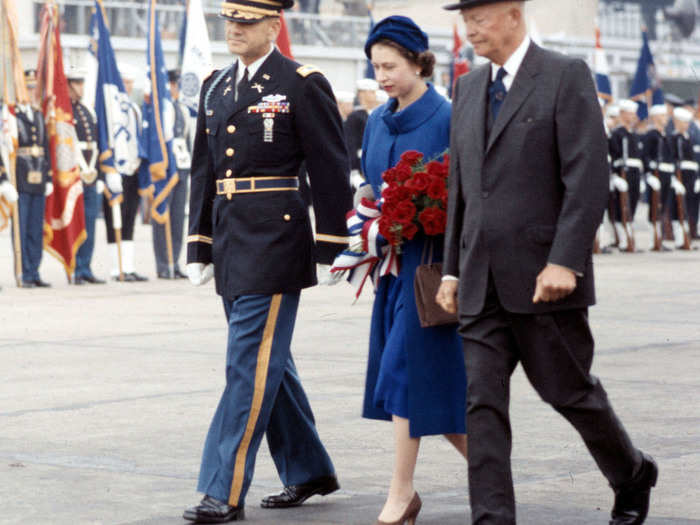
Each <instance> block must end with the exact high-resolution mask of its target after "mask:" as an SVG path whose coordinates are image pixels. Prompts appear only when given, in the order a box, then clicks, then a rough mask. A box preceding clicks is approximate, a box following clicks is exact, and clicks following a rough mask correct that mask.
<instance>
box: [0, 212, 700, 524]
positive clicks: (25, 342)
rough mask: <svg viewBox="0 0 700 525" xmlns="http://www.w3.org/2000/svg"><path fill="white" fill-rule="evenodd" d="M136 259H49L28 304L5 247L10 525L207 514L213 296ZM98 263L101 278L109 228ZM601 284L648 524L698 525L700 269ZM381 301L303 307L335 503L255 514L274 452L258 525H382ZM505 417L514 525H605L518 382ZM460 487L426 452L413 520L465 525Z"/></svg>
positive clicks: (312, 299) (698, 265)
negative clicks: (369, 385)
mask: <svg viewBox="0 0 700 525" xmlns="http://www.w3.org/2000/svg"><path fill="white" fill-rule="evenodd" d="M638 213H639V216H641V214H642V210H640V211H639V212H638ZM643 229H644V227H643V225H640V230H643ZM645 240H648V232H645V231H640V241H641V242H640V244H641V245H643V246H645V245H646V241H645ZM136 244H137V251H138V256H139V259H138V264H137V269H138V270H139V271H141V272H142V273H146V274H147V275H149V276H150V278H151V280H150V281H149V282H147V283H143V284H141V283H114V282H112V283H109V284H107V285H103V286H82V287H75V286H73V287H71V286H69V285H68V284H66V280H65V278H64V276H63V274H62V269H61V268H60V266H59V265H58V263H57V262H56V261H55V260H54V259H53V258H52V257H51V256H49V255H46V254H45V260H44V263H43V265H42V271H41V273H42V277H43V278H44V279H46V280H49V281H51V282H52V283H53V285H54V286H53V288H52V289H50V290H37V289H34V290H22V289H17V288H15V287H14V284H13V283H12V278H11V275H12V270H11V267H12V264H11V256H10V242H9V236H8V232H7V231H5V232H2V233H0V246H1V247H2V251H1V253H0V285H2V287H3V290H2V292H0V356H1V359H2V361H1V363H2V365H1V369H0V370H1V372H0V378H1V380H0V523H2V524H5V523H7V524H20V523H22V524H32V525H34V524H39V525H43V524H59V525H63V524H80V525H82V524H105V525H127V524H129V525H136V524H141V525H166V524H176V525H180V524H182V523H184V521H183V520H182V519H181V517H180V516H181V515H182V511H183V509H184V508H185V507H186V506H189V505H192V504H194V503H196V502H197V501H198V500H199V498H200V495H198V494H197V493H196V491H195V486H196V478H197V473H198V469H199V459H200V454H201V450H202V445H203V441H204V437H205V433H206V431H207V427H208V424H209V420H210V418H211V416H212V414H213V412H214V409H215V407H216V403H217V401H218V398H219V395H220V393H221V390H222V388H223V384H224V355H225V337H226V332H225V322H224V316H223V310H222V307H221V302H220V300H219V299H218V298H217V297H216V296H215V294H214V290H213V286H212V285H211V284H208V285H206V286H204V287H200V288H194V287H191V286H190V285H189V284H188V283H187V282H185V281H162V280H157V279H155V264H154V260H153V255H152V250H151V247H150V246H151V245H150V228H149V227H148V226H143V225H139V226H138V227H137V231H136ZM96 250H97V251H96V256H95V264H94V266H93V268H94V270H95V273H97V274H98V275H101V276H104V275H106V273H107V271H106V264H105V263H106V247H105V243H104V226H103V224H102V223H101V222H100V223H99V224H98V243H97V249H96ZM280 264H284V262H283V261H280ZM595 267H596V272H597V285H598V286H597V290H598V298H599V302H598V305H597V306H596V307H594V308H593V309H592V310H591V324H592V327H593V331H594V335H595V337H596V341H597V355H596V359H595V361H594V372H595V374H597V375H598V376H599V377H600V378H601V380H602V382H603V384H604V385H605V386H606V388H607V390H608V394H609V396H610V398H611V399H612V402H613V404H614V406H615V407H616V410H617V412H618V414H619V416H620V417H621V419H622V420H623V422H624V423H625V425H626V426H627V428H628V430H629V432H630V434H631V435H632V437H633V439H634V441H635V443H636V444H637V445H638V446H639V447H640V448H642V449H643V450H645V451H648V452H649V453H651V454H652V455H654V457H655V458H656V459H657V461H658V463H659V467H660V477H659V483H658V486H657V488H656V489H655V490H654V491H653V493H652V510H651V514H650V518H649V519H648V521H647V523H649V524H652V525H653V524H659V525H661V524H664V525H666V524H668V525H671V524H673V525H681V524H683V525H690V524H694V525H700V497H699V495H700V490H699V489H700V405H699V401H700V395H699V394H700V388H699V387H700V308H699V304H700V252H698V251H695V252H687V253H681V252H674V253H666V254H655V253H649V252H646V253H640V254H635V255H629V254H613V255H606V256H597V257H596V258H595ZM371 301H372V295H371V292H370V289H369V288H368V289H367V290H366V291H365V293H364V294H363V296H362V297H361V298H360V300H359V301H357V303H356V304H353V293H352V290H351V289H350V287H349V285H347V284H345V283H343V284H341V285H338V286H336V287H333V288H327V287H323V288H320V287H317V288H314V289H311V290H307V291H305V292H304V293H303V294H302V303H301V308H300V314H299V319H298V323H297V327H296V331H295V337H294V342H293V349H294V355H295V359H296V361H297V365H298V368H299V371H300V374H301V377H302V380H303V382H304V384H305V387H306V390H307V393H308V394H309V397H310V400H311V403H312V406H313V408H314V411H315V415H316V419H317V423H318V428H319V432H320V434H321V436H322V438H323V440H324V442H325V443H326V445H327V447H328V450H329V452H330V454H331V456H332V458H333V459H334V462H335V465H336V469H337V472H338V476H339V479H340V483H341V485H342V489H341V490H340V491H338V492H337V493H335V494H333V495H331V496H328V497H325V498H320V497H315V498H313V499H311V500H310V501H309V502H308V503H307V504H306V505H304V506H303V507H301V508H297V509H289V510H284V511H278V510H265V509H261V508H260V507H259V505H258V503H259V500H260V498H261V497H262V496H263V495H265V494H267V493H269V492H274V491H278V490H279V489H280V483H279V480H278V478H277V474H276V472H275V469H274V465H273V463H272V461H271V459H270V456H269V453H268V450H267V446H266V445H265V444H263V445H262V446H261V448H260V452H259V454H258V461H257V467H256V472H255V477H254V479H253V484H252V487H251V490H250V493H249V495H248V499H247V507H246V511H247V522H249V523H251V524H253V523H257V524H293V525H297V524H298V525H301V524H307V523H308V524H369V525H371V524H372V523H374V520H375V519H376V516H377V514H378V513H379V510H380V508H381V506H382V503H383V501H384V497H385V494H386V490H387V487H388V483H389V479H390V475H391V466H392V460H393V458H392V445H393V439H392V429H391V426H390V424H388V423H385V422H377V421H368V420H365V419H362V418H360V410H361V403H362V393H363V385H364V372H365V366H366V354H367V340H368V333H369V316H370V309H371ZM511 414H512V420H513V421H512V422H513V433H514V447H513V454H512V460H513V472H514V478H515V485H516V487H515V488H516V495H517V500H518V517H519V519H518V523H521V524H525V525H540V524H547V525H549V524H562V525H563V524H567V525H589V524H606V523H607V517H608V513H609V510H610V507H611V505H612V501H613V495H612V492H611V490H610V489H609V488H608V487H607V485H606V482H605V480H604V479H603V477H602V476H601V475H600V473H599V472H598V470H597V469H596V467H595V464H594V463H593V461H592V460H591V458H590V457H589V455H588V453H587V451H586V449H585V447H584V445H583V444H582V442H581V440H580V439H579V438H578V436H577V435H576V434H575V432H574V430H573V429H572V428H570V427H569V426H568V424H567V423H566V422H565V421H564V420H563V419H562V418H561V417H560V416H559V415H557V414H556V413H555V412H554V411H553V410H551V409H550V408H549V407H548V406H547V405H545V404H544V403H542V402H541V401H540V400H539V399H538V397H537V395H536V394H535V393H534V391H533V390H532V388H531V387H530V386H529V385H528V383H527V380H526V379H525V377H524V375H523V373H522V371H521V369H518V370H516V372H515V374H514V377H513V389H512V404H511ZM466 477H467V476H466V465H465V463H464V461H463V460H462V459H461V458H460V457H459V456H458V455H457V453H456V452H454V451H453V450H452V449H451V448H450V445H449V444H448V443H447V442H446V441H445V440H444V439H442V438H440V437H430V438H426V439H424V440H423V443H422V445H421V454H420V458H419V464H418V468H417V472H416V477H415V483H416V488H417V489H418V491H419V492H420V494H421V497H422V499H423V502H424V504H423V511H422V512H421V514H420V516H419V519H418V523H425V524H444V525H452V524H466V523H468V522H469V501H468V497H467V480H466Z"/></svg>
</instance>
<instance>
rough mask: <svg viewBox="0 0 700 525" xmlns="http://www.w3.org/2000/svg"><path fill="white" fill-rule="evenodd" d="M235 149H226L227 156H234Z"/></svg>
mask: <svg viewBox="0 0 700 525" xmlns="http://www.w3.org/2000/svg"><path fill="white" fill-rule="evenodd" d="M233 153H234V149H233V148H228V149H227V150H226V156H227V157H233Z"/></svg>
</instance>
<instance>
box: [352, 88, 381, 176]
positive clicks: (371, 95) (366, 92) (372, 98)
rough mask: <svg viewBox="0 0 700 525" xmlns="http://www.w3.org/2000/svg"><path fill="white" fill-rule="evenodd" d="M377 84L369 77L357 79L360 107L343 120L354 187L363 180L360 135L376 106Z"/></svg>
mask: <svg viewBox="0 0 700 525" xmlns="http://www.w3.org/2000/svg"><path fill="white" fill-rule="evenodd" d="M378 89H379V84H378V83H377V81H376V80H374V79H371V78H361V79H360V80H358V81H357V99H358V100H359V102H360V107H359V108H357V109H356V110H355V111H353V112H352V113H350V114H349V115H348V118H347V119H346V120H345V124H344V129H345V140H346V143H347V146H348V153H349V155H350V170H351V171H350V180H351V182H352V185H353V187H354V188H358V187H359V186H360V184H362V183H363V182H365V177H364V175H362V167H361V166H360V160H361V158H362V137H364V134H365V126H366V125H367V119H368V118H369V114H370V112H371V111H372V110H373V109H374V108H375V107H377V90H378Z"/></svg>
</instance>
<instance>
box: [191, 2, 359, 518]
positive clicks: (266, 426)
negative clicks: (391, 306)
mask: <svg viewBox="0 0 700 525" xmlns="http://www.w3.org/2000/svg"><path fill="white" fill-rule="evenodd" d="M293 4H294V1H293V0H264V1H262V0H237V1H236V2H235V3H229V2H223V3H222V6H221V16H222V17H223V18H225V20H226V40H227V44H228V47H229V50H230V51H231V52H232V53H234V54H236V55H238V59H237V60H236V61H235V62H234V63H233V64H231V65H230V66H229V67H227V68H224V69H222V70H219V71H216V72H214V74H213V75H212V76H211V77H209V78H208V79H207V80H206V81H205V82H204V84H203V86H202V92H201V97H200V108H199V117H198V121H197V130H196V134H195V143H194V151H193V156H192V177H191V192H190V216H189V217H190V222H189V236H188V239H187V241H188V245H187V261H188V265H187V272H188V276H189V278H190V280H191V281H192V283H193V284H201V283H203V282H206V281H207V280H208V279H210V278H211V277H212V275H213V276H214V277H215V281H216V291H217V293H218V294H219V295H221V296H222V298H223V303H224V310H225V312H226V316H227V320H228V327H229V335H228V349H227V361H226V363H227V366H226V388H225V390H224V393H223V395H222V397H221V401H220V402H219V406H218V408H217V410H216V414H215V415H214V419H213V421H212V422H211V426H210V429H209V434H208V436H207V440H206V444H205V446H204V453H203V458H202V464H201V470H200V474H199V484H198V490H199V491H200V492H203V493H204V494H205V496H204V498H203V499H202V501H201V503H200V504H199V505H198V506H195V507H192V508H190V509H188V510H187V511H185V514H184V517H185V519H188V520H192V521H197V522H214V521H216V522H224V521H235V520H238V519H242V518H243V507H244V501H245V496H246V492H247V491H248V488H249V486H250V483H251V478H252V475H253V468H254V463H255V455H256V453H257V450H258V447H259V445H260V441H261V439H262V437H263V434H266V435H267V441H268V444H269V447H270V452H271V455H272V457H273V459H274V461H275V465H276V467H277V471H278V473H279V476H280V478H281V480H282V483H283V485H284V490H283V491H282V493H281V494H277V495H273V496H268V497H266V498H264V499H263V501H262V506H263V507H278V508H280V507H291V506H296V505H300V504H301V503H303V502H304V501H305V500H306V499H308V498H309V497H311V496H312V495H315V494H320V495H325V494H329V493H331V492H333V491H335V490H337V489H338V487H339V486H338V482H337V479H336V476H335V471H334V467H333V463H332V462H331V459H330V457H329V455H328V453H327V452H326V450H325V448H324V446H323V444H322V443H321V440H320V438H319V435H318V432H317V431H316V425H315V423H314V417H313V414H312V411H311V407H310V405H309V402H308V399H307V397H306V394H305V393H304V389H303V387H302V385H301V382H300V380H299V375H298V373H297V371H296V368H295V365H294V361H293V359H292V355H291V353H290V342H291V338H292V332H293V328H294V322H295V318H296V313H297V307H298V304H299V295H300V290H301V289H302V288H307V287H309V286H313V285H315V284H316V282H317V278H316V272H315V270H316V268H315V266H316V265H315V263H316V262H319V263H323V264H324V265H328V264H330V263H331V262H332V261H333V259H334V257H335V255H336V254H338V253H339V252H340V251H342V249H343V248H344V247H345V246H346V245H347V240H348V238H347V229H346V226H345V213H346V212H347V211H348V210H349V209H350V208H351V192H350V187H349V184H348V172H349V169H348V168H349V166H348V157H347V152H346V149H345V143H344V138H343V131H342V124H341V120H340V115H339V113H338V109H337V106H336V103H335V99H334V97H333V93H332V91H331V88H330V85H329V83H328V81H327V80H326V78H325V77H324V76H323V75H322V74H321V73H320V72H319V71H318V70H317V69H316V68H314V67H312V66H302V65H299V64H298V63H296V62H294V61H292V60H289V59H287V58H285V57H284V56H283V55H282V54H281V53H279V51H277V50H276V49H275V48H274V46H273V43H274V42H275V40H276V38H277V35H278V33H279V30H280V20H279V15H280V11H281V10H282V9H287V8H289V7H291V6H292V5H293ZM302 161H305V162H306V169H307V171H308V174H309V178H310V180H311V191H312V197H313V206H314V211H315V213H314V215H315V219H316V237H315V242H314V237H313V235H312V229H311V224H310V220H309V214H308V211H307V209H306V207H305V206H304V204H303V201H302V199H301V197H300V195H299V192H298V187H299V178H298V173H299V166H300V163H301V162H302Z"/></svg>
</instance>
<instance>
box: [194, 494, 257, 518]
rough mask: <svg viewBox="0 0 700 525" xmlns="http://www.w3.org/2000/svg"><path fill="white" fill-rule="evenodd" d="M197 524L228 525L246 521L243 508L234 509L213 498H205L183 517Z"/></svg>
mask: <svg viewBox="0 0 700 525" xmlns="http://www.w3.org/2000/svg"><path fill="white" fill-rule="evenodd" d="M182 517H183V518H185V519H186V520H189V521H194V522H195V523H226V522H229V521H241V520H243V519H245V511H244V510H243V507H232V506H231V505H229V504H228V503H226V502H223V501H219V500H218V499H216V498H212V497H211V496H204V497H203V498H202V501H200V502H199V505H197V506H196V507H190V508H189V509H187V510H186V511H185V513H184V514H183V515H182Z"/></svg>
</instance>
